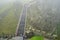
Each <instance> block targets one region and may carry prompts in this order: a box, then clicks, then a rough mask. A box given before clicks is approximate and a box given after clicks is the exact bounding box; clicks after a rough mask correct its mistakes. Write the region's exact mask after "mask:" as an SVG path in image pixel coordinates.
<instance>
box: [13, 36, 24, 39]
mask: <svg viewBox="0 0 60 40" xmlns="http://www.w3.org/2000/svg"><path fill="white" fill-rule="evenodd" d="M12 40H23V37H19V36H18V37H13V38H12Z"/></svg>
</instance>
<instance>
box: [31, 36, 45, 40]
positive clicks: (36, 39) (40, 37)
mask: <svg viewBox="0 0 60 40" xmlns="http://www.w3.org/2000/svg"><path fill="white" fill-rule="evenodd" d="M30 40H44V37H43V36H34V37H32V38H31V39H30Z"/></svg>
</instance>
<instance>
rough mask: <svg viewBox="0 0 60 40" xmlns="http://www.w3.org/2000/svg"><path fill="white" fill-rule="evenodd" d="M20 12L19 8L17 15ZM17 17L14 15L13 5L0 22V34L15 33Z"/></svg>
mask: <svg viewBox="0 0 60 40" xmlns="http://www.w3.org/2000/svg"><path fill="white" fill-rule="evenodd" d="M20 12H21V9H20V10H19V12H17V15H18V16H19V15H20ZM17 23H18V19H17V17H16V16H15V11H14V7H12V8H11V10H10V11H9V12H8V15H7V16H5V17H4V18H3V19H2V21H1V23H0V34H1V35H2V33H4V34H15V32H16V27H17Z"/></svg>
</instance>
